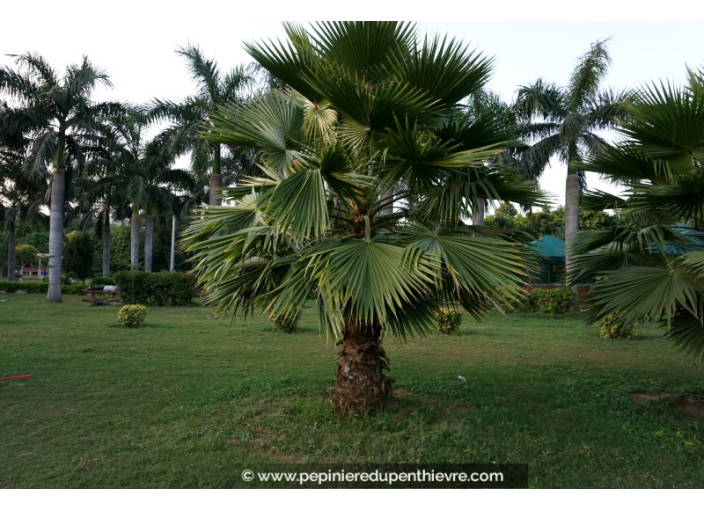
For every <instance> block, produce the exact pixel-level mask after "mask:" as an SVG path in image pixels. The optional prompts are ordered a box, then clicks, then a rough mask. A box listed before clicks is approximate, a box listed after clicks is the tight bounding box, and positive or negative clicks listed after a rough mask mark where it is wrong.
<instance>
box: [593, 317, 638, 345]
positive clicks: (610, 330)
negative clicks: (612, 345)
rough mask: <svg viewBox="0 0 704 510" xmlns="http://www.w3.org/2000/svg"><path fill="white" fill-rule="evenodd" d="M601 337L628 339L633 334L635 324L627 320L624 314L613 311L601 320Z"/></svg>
mask: <svg viewBox="0 0 704 510" xmlns="http://www.w3.org/2000/svg"><path fill="white" fill-rule="evenodd" d="M599 326H600V330H599V336H600V337H601V338H618V339H621V340H627V339H629V338H631V337H632V336H633V324H630V323H628V322H626V320H625V319H624V317H623V315H620V314H615V313H611V314H609V315H607V316H606V317H602V318H601V320H600V321H599Z"/></svg>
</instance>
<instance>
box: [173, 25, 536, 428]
mask: <svg viewBox="0 0 704 510" xmlns="http://www.w3.org/2000/svg"><path fill="white" fill-rule="evenodd" d="M285 28H286V31H287V34H288V40H287V41H286V42H282V43H278V44H277V43H263V44H261V45H249V46H248V50H249V52H250V53H251V54H252V55H253V56H254V58H255V59H256V60H257V61H258V62H259V63H260V64H261V65H262V66H263V67H265V68H266V69H268V70H269V71H270V72H271V73H272V74H273V75H274V76H276V77H277V78H279V79H281V80H282V81H284V82H286V83H288V84H289V86H290V87H291V88H292V89H293V90H290V89H289V90H287V91H281V90H278V91H272V92H270V93H269V94H268V95H266V96H264V97H262V98H260V99H259V100H258V101H256V102H254V103H253V104H249V105H234V106H229V107H225V108H220V109H219V110H218V112H217V114H214V115H213V116H211V121H212V124H213V126H212V128H211V129H209V130H208V132H207V133H206V135H205V136H206V138H207V139H208V140H211V141H218V142H222V143H228V144H231V145H234V146H245V147H255V148H257V149H258V150H259V152H260V154H259V158H260V166H261V168H262V171H263V172H264V173H265V175H264V176H263V177H261V178H251V179H249V180H248V181H247V182H246V186H240V187H237V188H230V189H227V190H224V192H223V194H224V196H225V197H227V198H228V199H229V200H233V201H236V205H235V206H233V207H219V208H208V209H206V210H204V211H200V212H199V213H198V214H197V215H196V220H195V222H194V223H193V224H192V225H191V226H190V227H189V228H188V230H187V232H186V236H185V247H186V248H187V249H188V250H190V251H191V252H192V253H193V257H194V260H195V261H196V262H197V270H198V273H199V279H200V282H201V283H202V284H203V286H204V287H205V290H206V292H207V303H208V304H209V305H210V306H213V307H214V308H215V312H216V313H237V312H244V313H245V314H247V313H250V312H252V311H253V310H255V309H257V310H262V311H264V312H265V313H267V314H269V315H270V317H272V318H277V317H282V316H284V317H286V316H294V315H295V314H296V312H297V310H299V309H300V307H301V306H303V304H304V303H305V301H306V299H307V298H308V297H309V296H310V295H311V294H313V295H315V296H316V299H317V303H318V309H319V317H320V323H321V326H322V328H323V330H324V332H325V334H326V336H327V338H328V339H331V340H334V341H335V342H338V343H339V345H340V346H341V350H340V364H339V366H338V372H337V379H336V385H335V389H334V392H333V394H332V396H331V400H332V402H333V403H334V405H335V406H336V408H338V409H339V410H341V411H343V412H347V411H350V412H357V413H362V414H363V413H365V412H367V411H369V410H371V409H376V408H380V407H383V405H384V404H385V402H386V399H387V397H388V396H389V394H390V391H391V384H392V381H391V380H390V379H389V377H388V376H387V375H386V374H385V373H384V371H385V370H387V369H388V359H387V357H386V354H385V351H384V349H383V347H382V345H381V339H382V334H386V333H388V334H394V335H397V336H399V337H401V338H405V337H408V336H413V335H418V334H422V333H424V332H425V331H427V330H428V328H430V327H431V325H432V324H433V314H434V313H435V311H436V310H437V309H438V308H439V307H440V306H441V305H442V304H443V303H450V304H451V306H463V307H464V308H466V309H467V310H468V311H469V312H470V313H471V314H472V315H475V316H478V315H480V314H481V313H482V311H484V310H486V309H488V308H492V307H494V306H496V307H502V306H504V305H506V304H507V303H508V302H510V300H511V299H512V298H513V297H514V296H515V292H516V286H515V283H516V282H520V281H522V280H524V279H525V278H526V274H527V272H526V268H525V265H524V261H523V257H522V251H521V248H520V247H519V246H517V245H515V244H513V243H511V242H509V241H507V240H505V239H503V238H502V237H501V235H502V233H497V232H495V231H493V230H492V229H488V228H482V227H473V226H466V225H464V223H462V222H461V220H460V219H461V217H463V216H464V217H466V216H468V215H471V212H472V208H473V207H474V204H476V202H477V199H498V198H499V197H501V198H504V199H507V200H514V201H517V202H521V203H533V202H535V201H536V200H537V199H538V196H537V195H536V193H534V192H533V190H532V187H531V186H526V185H525V183H522V182H518V181H517V180H516V179H515V178H514V176H513V175H510V174H508V173H506V172H504V171H503V170H502V169H501V168H499V167H497V166H496V165H491V164H487V163H486V162H487V161H488V160H490V158H492V157H493V156H495V155H496V154H498V153H500V152H501V151H503V150H504V149H505V148H506V145H507V136H506V133H505V132H503V131H502V130H501V129H500V128H499V125H498V124H497V123H496V122H495V121H494V120H492V119H490V118H481V119H474V118H471V117H468V116H467V115H466V114H465V113H464V112H463V111H462V108H461V104H460V101H461V100H462V99H463V98H465V97H466V96H468V95H469V94H471V93H473V92H476V91H477V90H478V89H479V88H480V87H481V86H482V85H484V84H485V82H486V81H487V78H488V74H489V70H490V60H489V59H487V58H485V57H483V56H482V55H479V54H477V53H475V52H472V51H470V50H469V49H468V48H466V47H464V46H463V45H461V44H460V43H458V42H456V41H454V40H443V39H438V38H435V39H426V40H425V41H423V42H419V40H418V38H417V36H416V33H415V27H414V26H413V25H409V24H404V23H397V22H330V23H320V24H318V25H316V26H314V27H313V29H312V31H310V32H308V31H305V30H304V29H303V28H301V27H299V26H296V25H290V24H287V25H285ZM409 197H413V200H412V205H411V206H410V207H399V208H394V210H392V211H389V210H388V206H389V205H390V204H394V203H398V204H401V203H403V202H406V201H407V200H408V198H409Z"/></svg>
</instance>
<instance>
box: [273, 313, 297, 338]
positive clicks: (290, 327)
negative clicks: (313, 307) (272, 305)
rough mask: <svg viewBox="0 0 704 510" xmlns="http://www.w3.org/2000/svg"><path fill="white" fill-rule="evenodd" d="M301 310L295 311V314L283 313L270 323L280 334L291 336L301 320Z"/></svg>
mask: <svg viewBox="0 0 704 510" xmlns="http://www.w3.org/2000/svg"><path fill="white" fill-rule="evenodd" d="M301 313H302V310H300V309H299V310H297V311H296V312H295V313H283V314H281V315H279V316H278V317H276V318H275V319H273V320H272V321H271V322H272V323H273V324H274V327H275V328H276V329H278V330H279V331H281V332H282V333H286V334H292V333H296V332H297V331H298V323H299V322H300V320H301Z"/></svg>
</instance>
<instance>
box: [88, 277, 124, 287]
mask: <svg viewBox="0 0 704 510" xmlns="http://www.w3.org/2000/svg"><path fill="white" fill-rule="evenodd" d="M90 284H91V286H94V287H99V286H101V285H102V286H103V287H104V286H105V285H117V284H116V283H115V280H114V279H113V278H111V277H110V276H98V277H97V278H93V281H91V282H90Z"/></svg>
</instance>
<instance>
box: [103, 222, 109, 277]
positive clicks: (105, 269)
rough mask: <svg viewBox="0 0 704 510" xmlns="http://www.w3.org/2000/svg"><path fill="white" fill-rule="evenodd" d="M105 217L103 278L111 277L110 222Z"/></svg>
mask: <svg viewBox="0 0 704 510" xmlns="http://www.w3.org/2000/svg"><path fill="white" fill-rule="evenodd" d="M108 218H109V217H108V215H107V214H106V216H105V225H103V232H102V234H103V276H110V220H109V219H108Z"/></svg>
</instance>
